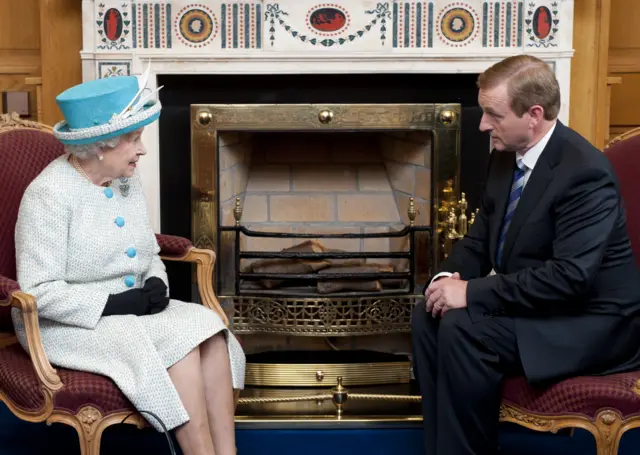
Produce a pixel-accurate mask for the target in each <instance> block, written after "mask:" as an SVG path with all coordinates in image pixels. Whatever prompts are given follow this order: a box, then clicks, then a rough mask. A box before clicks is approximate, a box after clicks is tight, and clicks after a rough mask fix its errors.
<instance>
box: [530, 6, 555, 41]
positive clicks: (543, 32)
mask: <svg viewBox="0 0 640 455" xmlns="http://www.w3.org/2000/svg"><path fill="white" fill-rule="evenodd" d="M533 33H534V34H535V35H536V37H537V38H538V39H545V38H546V37H547V36H549V34H550V33H551V11H549V8H547V7H546V6H539V7H538V8H537V9H536V11H535V13H533Z"/></svg>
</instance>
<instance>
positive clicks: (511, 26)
mask: <svg viewBox="0 0 640 455" xmlns="http://www.w3.org/2000/svg"><path fill="white" fill-rule="evenodd" d="M523 24H524V2H522V1H513V0H501V1H485V2H484V3H483V5H482V46H483V47H522V38H523Z"/></svg>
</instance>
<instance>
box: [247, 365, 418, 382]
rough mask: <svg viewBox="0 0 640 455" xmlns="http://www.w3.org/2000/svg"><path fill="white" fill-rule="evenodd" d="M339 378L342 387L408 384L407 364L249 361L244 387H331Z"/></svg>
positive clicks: (408, 371) (409, 370)
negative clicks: (341, 381)
mask: <svg viewBox="0 0 640 455" xmlns="http://www.w3.org/2000/svg"><path fill="white" fill-rule="evenodd" d="M338 377H342V378H344V379H343V384H344V385H345V386H353V385H377V384H408V383H409V381H410V380H411V365H410V363H409V362H408V361H407V362H371V363H351V364H348V363H337V364H327V363H325V364H321V363H319V364H312V363H311V364H300V363H298V364H295V363H293V364H292V363H286V364H285V363H249V362H247V369H246V373H245V384H247V385H248V386H275V387H287V386H289V387H291V386H297V387H322V386H327V387H331V386H333V385H335V384H336V382H337V380H338Z"/></svg>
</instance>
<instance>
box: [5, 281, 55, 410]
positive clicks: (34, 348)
mask: <svg viewBox="0 0 640 455" xmlns="http://www.w3.org/2000/svg"><path fill="white" fill-rule="evenodd" d="M2 292H8V294H7V295H6V297H7V298H6V299H3V300H0V306H5V307H6V306H10V307H13V308H18V309H19V310H20V313H21V314H22V320H23V322H24V327H25V332H26V336H27V344H28V346H29V357H30V358H31V363H32V364H33V369H34V370H35V372H36V375H37V376H38V380H39V381H40V383H41V384H42V390H43V392H44V395H45V407H46V408H49V409H47V414H48V413H50V412H51V411H52V410H53V395H54V394H55V392H56V391H58V390H60V389H61V388H62V386H63V384H62V381H61V380H60V376H58V373H57V371H56V370H55V369H54V368H53V367H52V366H51V363H49V359H47V355H46V353H45V352H44V345H43V344H42V337H41V335H40V323H39V322H38V307H37V305H36V298H35V297H34V296H32V295H30V294H27V293H24V292H22V291H20V286H19V285H18V283H16V282H15V281H13V280H11V279H9V278H6V277H3V276H1V275H0V293H2ZM35 417H36V416H35V415H34V421H36V419H35ZM41 420H43V419H42V411H39V412H38V413H37V421H41Z"/></svg>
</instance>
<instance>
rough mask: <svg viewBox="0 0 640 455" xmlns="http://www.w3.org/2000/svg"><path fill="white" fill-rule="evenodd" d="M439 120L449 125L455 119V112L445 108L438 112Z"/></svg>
mask: <svg viewBox="0 0 640 455" xmlns="http://www.w3.org/2000/svg"><path fill="white" fill-rule="evenodd" d="M440 121H441V122H442V124H443V125H451V124H452V123H453V122H455V121H456V113H455V112H454V111H452V110H449V109H447V110H445V111H442V112H441V113H440Z"/></svg>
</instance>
